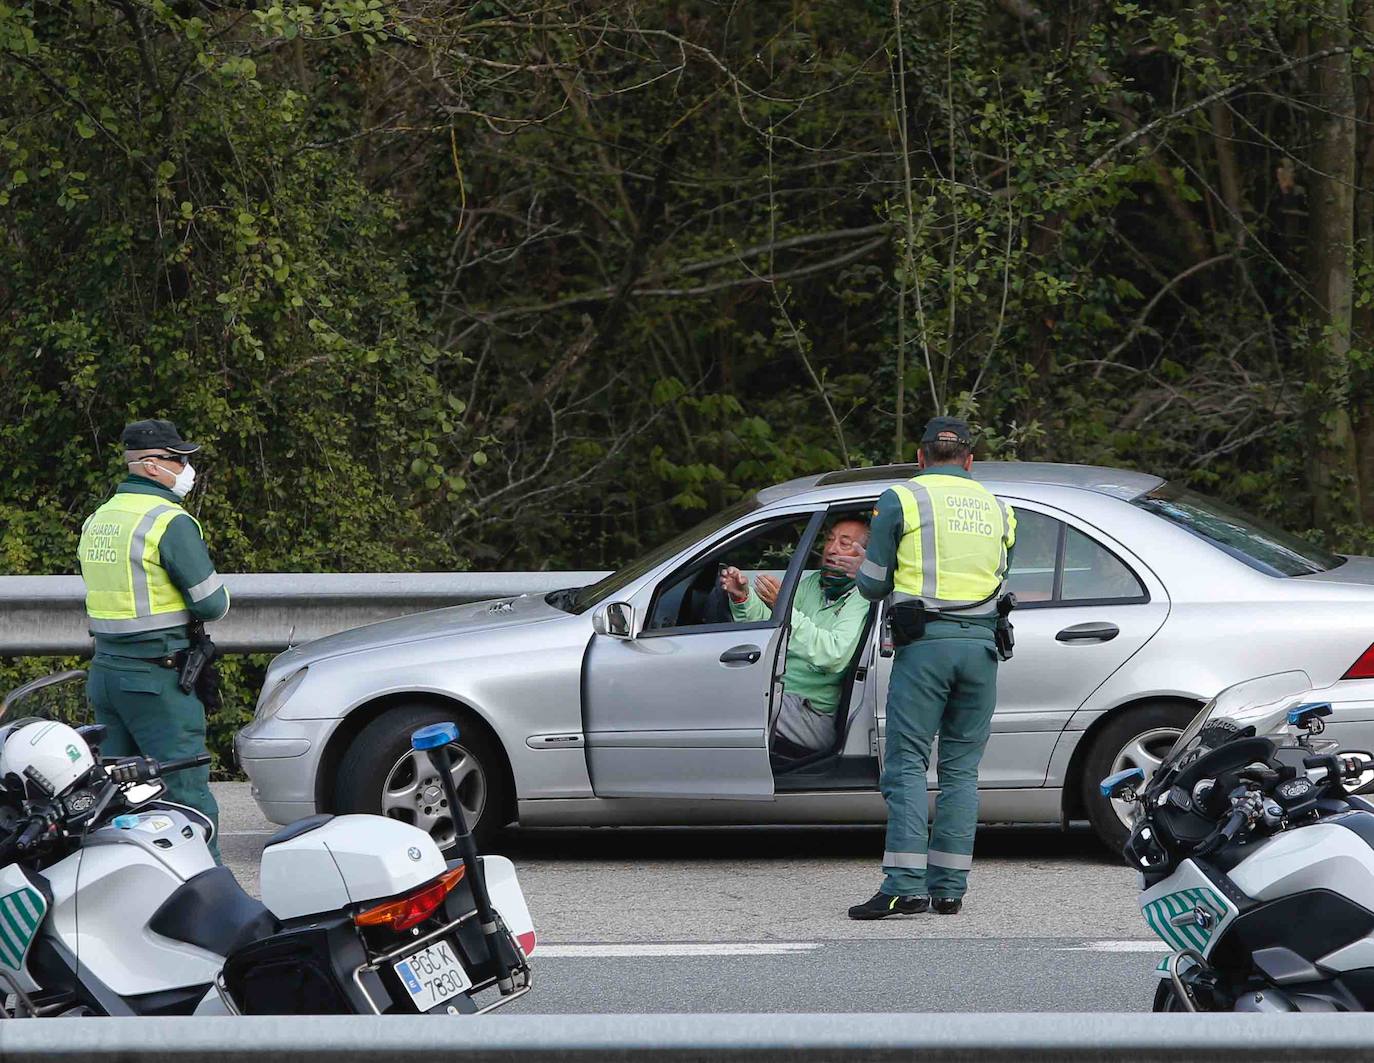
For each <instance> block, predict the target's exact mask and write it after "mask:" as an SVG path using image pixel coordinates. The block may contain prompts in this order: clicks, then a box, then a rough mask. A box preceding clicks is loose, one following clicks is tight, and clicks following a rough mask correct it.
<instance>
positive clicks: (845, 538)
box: [825, 532, 868, 550]
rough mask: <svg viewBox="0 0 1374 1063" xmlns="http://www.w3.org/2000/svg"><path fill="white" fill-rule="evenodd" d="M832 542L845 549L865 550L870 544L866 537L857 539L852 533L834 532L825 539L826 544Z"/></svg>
mask: <svg viewBox="0 0 1374 1063" xmlns="http://www.w3.org/2000/svg"><path fill="white" fill-rule="evenodd" d="M831 543H835V544H837V545H838V546H840V547H841V548H843V549H845V550H863V549H865V548H867V546H868V543H867V541H866V540H864V539H856V538H854V537H853V536H852V535H836V534H835V533H834V532H831V533H830V535H829V537H828V538H827V539H826V540H825V545H826V546H829V545H830V544H831Z"/></svg>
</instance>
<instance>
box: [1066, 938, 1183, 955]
mask: <svg viewBox="0 0 1374 1063" xmlns="http://www.w3.org/2000/svg"><path fill="white" fill-rule="evenodd" d="M1054 951H1055V952H1155V953H1164V952H1169V951H1170V949H1169V947H1168V946H1167V945H1165V944H1163V943H1162V942H1159V941H1141V940H1139V939H1132V940H1130V941H1085V942H1083V944H1081V945H1060V946H1057V947H1056V948H1055V949H1054Z"/></svg>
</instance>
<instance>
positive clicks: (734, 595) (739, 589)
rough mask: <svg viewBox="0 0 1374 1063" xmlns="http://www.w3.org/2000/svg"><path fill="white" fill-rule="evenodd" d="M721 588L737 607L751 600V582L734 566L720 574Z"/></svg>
mask: <svg viewBox="0 0 1374 1063" xmlns="http://www.w3.org/2000/svg"><path fill="white" fill-rule="evenodd" d="M720 588H721V590H723V591H724V592H725V593H726V594H728V595H729V596H730V600H731V601H732V602H734V603H735V604H736V605H741V604H743V603H744V602H745V601H746V600H747V599H748V598H749V581H748V580H747V579H745V578H744V573H743V572H741V571H740V570H739V569H737V568H735V567H734V566H733V565H732V566H730V567H729V568H727V569H725V570H724V571H723V572H722V573H721V574H720Z"/></svg>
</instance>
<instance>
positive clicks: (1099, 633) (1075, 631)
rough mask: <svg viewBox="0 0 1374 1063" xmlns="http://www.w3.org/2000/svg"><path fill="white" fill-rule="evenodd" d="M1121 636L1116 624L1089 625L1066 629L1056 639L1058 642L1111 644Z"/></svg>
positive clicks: (1075, 625) (1078, 625) (1077, 625)
mask: <svg viewBox="0 0 1374 1063" xmlns="http://www.w3.org/2000/svg"><path fill="white" fill-rule="evenodd" d="M1120 634H1121V629H1120V628H1119V627H1117V626H1116V625H1115V624H1103V623H1087V624H1074V625H1073V627H1066V628H1065V629H1064V630H1063V631H1061V632H1059V634H1057V635H1055V636H1054V637H1055V640H1056V641H1057V642H1111V641H1112V639H1114V638H1116V637H1117V636H1118V635H1120Z"/></svg>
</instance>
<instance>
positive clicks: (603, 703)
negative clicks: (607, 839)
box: [582, 510, 822, 799]
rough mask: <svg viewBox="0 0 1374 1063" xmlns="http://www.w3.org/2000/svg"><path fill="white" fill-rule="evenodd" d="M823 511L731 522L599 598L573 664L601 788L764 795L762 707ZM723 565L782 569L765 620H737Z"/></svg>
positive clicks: (769, 777) (616, 793)
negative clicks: (643, 578) (643, 579)
mask: <svg viewBox="0 0 1374 1063" xmlns="http://www.w3.org/2000/svg"><path fill="white" fill-rule="evenodd" d="M821 520H822V514H820V513H815V512H812V511H810V510H807V511H805V512H799V513H792V514H789V515H786V516H783V517H775V518H774V519H772V520H770V521H766V522H761V523H756V524H752V525H748V526H746V527H743V528H736V529H734V530H733V531H732V532H730V533H728V534H727V535H726V536H725V537H724V538H723V539H721V540H720V541H718V542H717V543H715V544H712V545H710V546H709V547H708V548H707V549H705V550H703V551H701V552H699V553H697V554H696V555H694V556H693V557H691V558H690V559H689V560H688V561H686V562H685V563H683V564H681V565H679V566H677V567H676V568H674V569H672V570H671V571H670V572H669V573H668V574H667V575H666V576H664V577H663V578H661V579H660V580H659V581H658V582H657V583H656V584H655V585H653V586H650V587H646V588H644V589H643V590H642V591H640V592H639V593H638V594H636V596H635V600H634V601H631V602H624V603H620V602H616V603H608V604H607V605H606V606H603V607H602V608H603V609H606V610H607V614H606V617H605V620H604V621H599V622H598V623H597V624H596V627H597V633H596V634H594V635H593V636H592V639H591V642H590V643H589V645H588V647H587V653H586V657H585V659H584V661H583V670H582V722H583V731H584V733H585V735H586V745H585V748H586V755H587V770H588V772H589V774H590V776H591V782H592V789H593V791H594V792H595V793H596V795H597V796H598V797H659V798H706V799H709V798H722V799H728V798H734V799H738V798H755V799H767V798H770V797H772V795H773V773H772V770H771V768H770V766H769V761H768V722H769V721H768V712H769V705H770V702H771V700H772V694H773V687H774V684H775V682H776V681H777V679H778V676H779V675H780V666H779V663H778V662H779V661H780V660H781V656H782V653H783V651H784V644H785V638H786V625H785V624H783V623H782V619H783V618H784V617H785V616H786V608H785V605H786V603H787V602H789V601H790V600H791V596H792V592H793V589H794V588H795V586H796V582H797V578H798V575H799V573H800V570H801V566H802V563H803V561H804V558H805V550H804V549H802V548H803V547H805V546H807V545H809V543H810V541H811V539H812V538H814V536H815V532H816V529H817V528H818V527H819V525H820V522H821ZM722 566H733V567H737V568H739V569H740V570H741V572H742V573H743V574H744V575H745V576H746V577H748V578H749V579H750V582H751V584H752V582H753V580H754V579H755V578H757V576H759V575H764V574H769V575H773V576H774V577H775V578H777V579H779V580H780V582H781V584H782V588H781V591H780V592H779V594H778V598H777V601H778V603H779V606H780V607H774V608H773V609H772V610H771V611H767V612H766V619H758V620H747V619H746V620H740V619H737V618H736V616H735V615H734V613H732V611H731V608H730V602H729V599H728V597H727V596H726V595H725V593H724V591H722V590H721V589H720V568H721V567H722ZM616 606H619V607H620V608H619V609H616V608H615V607H616ZM613 613H614V615H612V614H613ZM626 627H627V628H628V631H626V630H625V628H626Z"/></svg>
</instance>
